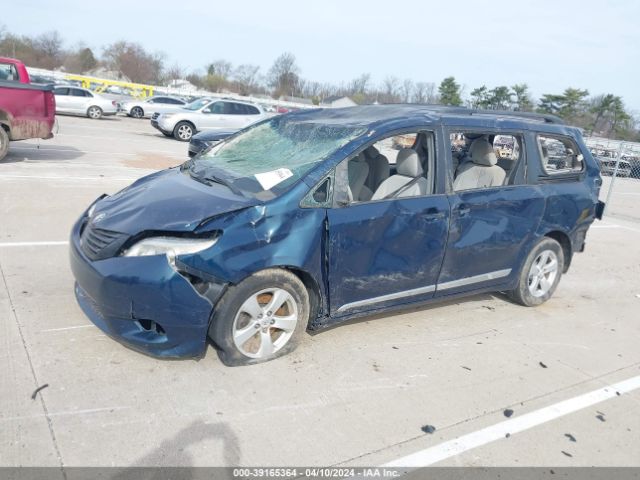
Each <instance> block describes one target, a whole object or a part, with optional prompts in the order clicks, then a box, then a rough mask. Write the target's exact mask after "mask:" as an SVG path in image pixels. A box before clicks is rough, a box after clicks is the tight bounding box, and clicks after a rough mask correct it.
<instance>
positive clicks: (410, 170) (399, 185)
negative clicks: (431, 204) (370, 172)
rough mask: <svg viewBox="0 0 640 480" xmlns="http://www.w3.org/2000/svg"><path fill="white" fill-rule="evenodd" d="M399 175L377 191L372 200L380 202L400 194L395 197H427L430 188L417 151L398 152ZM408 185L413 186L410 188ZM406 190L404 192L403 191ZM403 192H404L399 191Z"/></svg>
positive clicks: (407, 149) (387, 181)
mask: <svg viewBox="0 0 640 480" xmlns="http://www.w3.org/2000/svg"><path fill="white" fill-rule="evenodd" d="M396 171H397V172H398V174H397V175H391V176H390V177H389V178H387V179H386V180H385V181H384V182H382V183H381V184H380V186H379V187H378V188H377V189H376V191H375V192H374V194H373V196H372V197H371V200H379V199H382V198H385V197H387V196H389V195H391V194H392V193H394V192H398V193H397V194H396V195H394V196H395V197H413V196H416V195H426V193H427V187H428V186H429V184H428V182H427V179H426V178H425V177H424V170H423V169H422V164H421V163H420V157H418V154H417V153H416V151H415V150H413V149H411V148H403V149H402V150H400V151H399V152H398V158H397V160H396ZM408 184H411V185H410V186H409V187H408V188H404V187H406V186H407V185H408ZM403 188H404V190H402V189H403ZM399 190H402V191H399Z"/></svg>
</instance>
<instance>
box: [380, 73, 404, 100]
mask: <svg viewBox="0 0 640 480" xmlns="http://www.w3.org/2000/svg"><path fill="white" fill-rule="evenodd" d="M399 87H400V80H399V79H398V78H397V77H394V76H388V77H386V78H385V79H384V80H383V81H382V95H381V98H380V100H381V101H382V103H394V102H398V101H399V100H400V95H399V91H398V90H399Z"/></svg>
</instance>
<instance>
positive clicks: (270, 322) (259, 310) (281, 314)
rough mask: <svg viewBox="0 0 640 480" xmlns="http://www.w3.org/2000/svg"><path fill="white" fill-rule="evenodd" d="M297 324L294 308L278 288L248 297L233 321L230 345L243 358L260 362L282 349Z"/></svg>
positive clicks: (296, 311)
mask: <svg viewBox="0 0 640 480" xmlns="http://www.w3.org/2000/svg"><path fill="white" fill-rule="evenodd" d="M297 323H298V306H297V304H296V301H295V300H294V298H293V296H292V295H291V294H290V293H289V292H287V291H286V290H283V289H281V288H269V289H265V290H261V291H259V292H257V293H254V294H253V295H251V296H250V297H249V298H248V299H246V300H245V302H244V303H243V304H242V305H241V306H240V308H239V309H238V312H237V314H236V316H235V319H234V321H233V343H234V344H235V346H236V348H237V349H238V350H239V351H240V352H241V353H242V354H243V355H245V356H247V357H250V358H256V359H262V358H266V357H269V356H271V355H273V354H274V353H276V352H278V351H279V350H280V349H282V348H283V347H284V346H285V345H286V344H287V342H288V341H289V340H290V339H291V336H292V335H293V332H294V330H295V328H296V325H297Z"/></svg>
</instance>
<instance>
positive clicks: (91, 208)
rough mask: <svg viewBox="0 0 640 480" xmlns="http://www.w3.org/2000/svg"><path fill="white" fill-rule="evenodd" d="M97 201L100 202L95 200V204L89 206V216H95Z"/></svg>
mask: <svg viewBox="0 0 640 480" xmlns="http://www.w3.org/2000/svg"><path fill="white" fill-rule="evenodd" d="M96 203H98V202H95V203H94V204H93V205H91V206H90V207H89V210H87V217H89V218H91V217H92V216H93V212H94V211H95V209H96Z"/></svg>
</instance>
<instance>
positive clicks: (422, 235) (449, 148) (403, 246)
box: [70, 105, 603, 365]
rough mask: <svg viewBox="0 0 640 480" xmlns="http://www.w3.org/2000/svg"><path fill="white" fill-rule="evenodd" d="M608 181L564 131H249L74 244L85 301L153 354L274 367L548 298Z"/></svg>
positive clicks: (307, 124)
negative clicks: (343, 333) (445, 307)
mask: <svg viewBox="0 0 640 480" xmlns="http://www.w3.org/2000/svg"><path fill="white" fill-rule="evenodd" d="M600 185H601V179H600V174H599V171H598V166H597V164H596V162H595V160H594V159H593V157H592V156H591V154H590V153H589V150H588V148H586V147H585V144H584V142H583V140H582V137H581V134H580V132H579V130H578V129H576V128H573V127H570V126H567V125H564V124H563V122H562V121H561V120H560V119H559V118H557V117H552V116H545V115H536V114H525V113H514V112H486V111H477V110H468V109H464V108H453V107H449V108H447V107H438V106H427V105H373V106H361V107H352V108H344V109H318V110H308V111H301V112H296V113H292V114H288V115H283V116H277V117H273V118H270V119H267V120H265V121H262V122H260V123H257V124H255V125H252V126H250V127H248V128H246V129H244V130H242V131H240V132H238V133H236V134H234V135H232V136H231V137H229V138H228V139H226V140H225V141H223V142H221V143H219V144H217V145H215V146H214V147H212V148H210V149H209V150H207V151H205V152H204V153H203V154H201V155H198V156H196V157H194V158H192V159H190V160H189V161H187V162H186V163H184V164H183V165H181V166H180V167H176V168H170V169H168V170H163V171H160V172H157V173H154V174H152V175H149V176H147V177H144V178H142V179H140V180H138V181H136V182H134V183H133V184H132V185H130V186H129V187H127V188H125V189H124V190H122V191H120V192H118V193H116V194H115V195H112V196H107V195H103V196H102V197H100V198H98V199H97V200H96V201H95V202H94V203H93V204H92V205H91V206H90V207H89V208H88V209H87V211H86V212H85V213H84V214H83V215H82V216H81V218H80V219H79V220H78V221H77V223H76V224H75V225H74V227H73V230H72V232H71V252H70V253H71V267H72V270H73V274H74V276H75V279H76V285H75V293H76V297H77V299H78V302H79V304H80V306H81V308H82V309H83V311H84V312H85V313H86V315H87V316H88V317H89V318H90V319H91V321H92V322H94V323H95V324H96V325H97V326H98V327H99V328H101V329H102V330H103V331H104V332H105V333H106V334H108V335H110V336H111V337H113V338H115V339H117V340H118V341H120V342H122V343H123V344H125V345H127V346H129V347H131V348H134V349H136V350H139V351H141V352H144V353H147V354H151V355H155V356H159V357H197V356H201V355H203V354H204V352H205V350H206V348H207V339H211V341H212V343H213V345H214V346H215V348H216V349H217V351H218V352H219V355H220V358H221V359H222V361H223V362H224V363H225V364H227V365H243V364H251V363H256V362H262V361H265V360H270V359H273V358H276V357H278V356H280V355H283V354H285V353H287V352H289V351H291V350H292V349H293V348H295V346H296V344H297V343H298V341H299V339H300V337H301V336H302V335H304V333H305V332H306V331H307V330H319V329H322V328H324V327H327V326H330V325H334V324H336V323H337V322H341V321H344V320H347V319H350V318H354V317H357V316H362V315H370V314H372V313H380V312H386V311H391V310H393V309H397V308H402V307H408V306H415V305H418V304H424V303H427V302H432V301H439V300H444V299H451V298H455V297H460V296H465V295H474V294H478V293H481V292H489V291H501V292H505V293H507V294H508V296H509V297H510V298H511V299H512V300H513V301H515V302H517V303H520V304H522V305H525V306H536V305H540V304H541V303H543V302H545V301H547V300H548V299H549V298H550V297H551V295H552V294H553V292H554V291H555V289H556V288H557V286H558V283H559V282H560V277H561V276H562V274H564V273H566V272H567V270H568V269H569V265H570V264H571V261H572V258H573V254H574V253H576V252H581V251H583V250H584V248H585V236H586V233H587V230H588V229H589V226H590V225H591V224H592V222H593V221H594V219H595V218H599V217H600V216H601V213H602V209H603V204H602V203H601V202H599V201H598V194H599V189H600Z"/></svg>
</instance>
